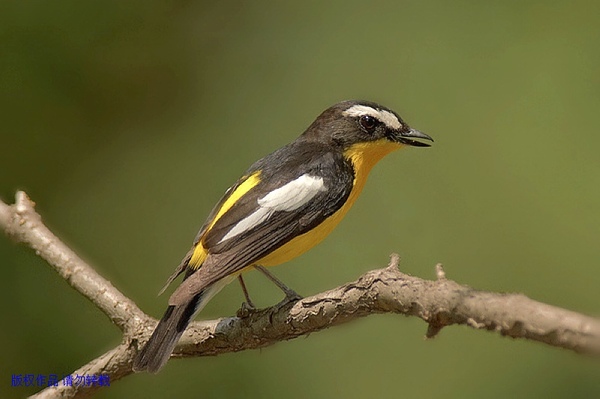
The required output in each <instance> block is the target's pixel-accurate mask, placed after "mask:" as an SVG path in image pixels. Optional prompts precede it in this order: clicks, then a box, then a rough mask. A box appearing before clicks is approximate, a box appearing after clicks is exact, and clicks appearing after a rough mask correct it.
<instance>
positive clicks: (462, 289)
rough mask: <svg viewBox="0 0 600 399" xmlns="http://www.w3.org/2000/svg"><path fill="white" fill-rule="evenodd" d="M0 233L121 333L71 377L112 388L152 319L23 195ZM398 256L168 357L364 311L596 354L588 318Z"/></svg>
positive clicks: (263, 338) (259, 340)
mask: <svg viewBox="0 0 600 399" xmlns="http://www.w3.org/2000/svg"><path fill="white" fill-rule="evenodd" d="M0 227H1V228H2V229H4V231H6V232H7V233H8V234H9V235H10V236H12V237H15V238H16V239H17V240H18V241H19V242H23V243H26V244H27V245H28V246H30V247H31V248H33V249H34V250H35V251H36V253H38V254H39V255H40V256H41V257H42V258H44V259H45V260H46V261H47V262H48V263H49V264H50V265H51V266H52V267H53V268H54V269H55V270H56V271H57V272H58V273H59V275H60V276H62V277H63V278H64V279H65V280H67V281H68V282H69V284H71V286H73V287H74V288H75V289H77V290H78V291H79V292H81V293H82V294H83V295H84V296H85V297H87V298H88V299H90V300H91V301H92V302H93V303H94V304H95V305H96V306H97V307H98V308H100V310H102V311H103V312H104V313H105V314H106V315H107V316H108V317H109V318H110V319H111V320H112V321H113V322H114V323H115V324H117V325H118V326H119V327H120V328H121V329H122V330H123V340H122V343H121V344H120V345H119V346H117V347H116V348H114V349H112V350H110V351H108V352H107V353H105V354H104V355H102V356H100V357H98V358H97V359H94V360H92V361H91V362H90V363H88V364H87V365H85V366H83V367H81V368H80V369H78V370H76V371H75V372H74V373H73V375H76V374H79V375H93V374H95V375H100V374H107V375H109V376H110V381H111V383H113V382H115V381H116V380H118V379H120V378H122V377H124V376H126V375H129V374H131V373H132V370H131V362H132V360H133V357H134V356H135V354H136V352H137V350H138V349H139V347H140V346H141V344H142V343H143V342H145V341H146V340H147V339H148V337H149V336H150V334H151V333H152V330H153V328H154V327H155V326H156V320H154V319H152V318H150V317H149V316H147V315H145V314H144V313H143V312H142V311H141V310H140V309H139V308H138V307H137V306H136V305H135V304H134V303H133V301H131V300H130V299H128V298H127V297H125V296H124V295H123V294H121V293H120V292H119V291H118V290H117V289H116V288H114V287H113V286H112V285H111V284H110V283H109V282H108V281H107V280H105V279H104V278H102V277H101V276H100V275H98V274H97V273H96V272H95V271H94V270H93V269H92V268H91V267H90V266H89V265H87V264H86V263H85V262H83V261H82V260H81V259H80V258H79V257H78V256H77V255H76V254H75V253H74V252H73V251H72V250H70V249H69V248H68V247H66V246H65V245H64V244H63V243H62V242H61V241H60V240H59V239H58V238H57V237H56V236H54V234H52V232H50V230H49V229H48V228H47V227H45V226H44V225H43V224H42V222H41V218H40V216H39V215H38V214H37V213H36V212H35V210H34V209H33V203H32V202H31V201H30V200H29V198H27V196H26V195H25V193H22V192H19V193H17V201H16V204H15V205H12V206H9V205H6V204H4V203H2V202H1V201H0ZM398 262H399V257H398V255H392V257H391V261H390V264H389V266H388V267H386V268H384V269H379V270H373V271H370V272H367V273H365V274H364V275H362V276H361V277H360V278H359V279H358V280H356V281H354V282H351V283H348V284H345V285H343V286H340V287H338V288H335V289H332V290H330V291H327V292H323V293H320V294H317V295H313V296H311V297H308V298H304V299H302V300H300V301H297V302H294V303H281V304H278V305H275V306H273V307H271V308H268V309H264V310H260V311H254V312H250V313H249V314H247V315H245V316H244V317H228V318H222V319H218V320H212V321H203V322H194V323H192V324H191V325H190V327H189V328H188V329H187V330H186V332H185V334H184V335H183V337H182V339H181V341H180V342H179V344H178V345H177V348H176V349H175V352H174V354H173V356H174V357H192V356H208V355H219V354H222V353H227V352H237V351H242V350H247V349H254V348H261V347H265V346H268V345H273V344H275V343H277V342H279V341H283V340H289V339H293V338H296V337H298V336H301V335H306V334H309V333H311V332H315V331H319V330H323V329H325V328H328V327H332V326H335V325H338V324H342V323H345V322H348V321H350V320H354V319H356V318H359V317H364V316H367V315H369V314H373V313H396V314H403V315H410V316H417V317H419V318H421V319H423V320H424V321H426V322H427V323H428V326H429V327H428V330H427V333H426V336H427V337H434V336H435V335H437V334H438V333H439V332H440V331H441V330H442V328H444V327H446V326H449V325H452V324H462V325H467V326H469V327H472V328H476V329H486V330H490V331H497V332H499V333H500V334H502V335H506V336H510V337H513V338H526V339H529V340H533V341H538V342H543V343H546V344H548V345H551V346H556V347H561V348H566V349H570V350H574V351H576V352H582V353H587V354H594V355H600V322H599V321H598V320H596V319H594V318H591V317H589V316H585V315H582V314H579V313H575V312H572V311H569V310H565V309H561V308H558V307H555V306H551V305H547V304H544V303H541V302H537V301H534V300H532V299H529V298H527V297H526V296H524V295H521V294H501V293H492V292H484V291H477V290H474V289H472V288H470V287H467V286H465V285H460V284H458V283H456V282H454V281H452V280H449V279H447V278H446V274H445V272H444V270H443V268H442V266H441V264H438V265H436V276H437V279H436V280H435V281H431V280H423V279H420V278H418V277H413V276H409V275H407V274H404V273H402V272H400V271H399V270H398ZM98 389H99V387H97V386H64V385H61V386H58V387H50V388H46V389H45V390H43V391H41V392H40V393H38V394H37V395H35V397H39V398H73V397H77V398H83V397H89V396H91V395H93V393H94V392H95V391H96V390H98Z"/></svg>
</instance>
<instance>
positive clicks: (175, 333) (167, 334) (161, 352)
mask: <svg viewBox="0 0 600 399" xmlns="http://www.w3.org/2000/svg"><path fill="white" fill-rule="evenodd" d="M201 299H202V293H200V294H198V295H196V296H195V297H194V298H193V299H192V300H191V301H190V302H189V303H187V304H185V305H177V306H175V305H171V306H169V307H168V308H167V311H166V312H165V314H164V316H163V317H162V319H161V320H160V322H159V323H158V325H157V326H156V329H155V330H154V332H153V333H152V336H151V337H150V339H149V340H148V342H146V345H144V347H143V348H142V350H141V351H140V353H138V354H137V356H136V357H135V359H134V360H133V371H135V372H138V371H144V370H148V371H149V372H150V373H158V371H159V370H160V369H161V368H162V367H163V366H164V365H165V363H167V361H168V360H169V357H171V353H173V349H175V345H177V342H178V341H179V338H180V337H181V334H183V331H184V330H185V328H186V327H187V325H188V324H189V323H190V321H191V319H192V317H193V316H194V313H196V309H197V308H198V305H199V304H200V301H201Z"/></svg>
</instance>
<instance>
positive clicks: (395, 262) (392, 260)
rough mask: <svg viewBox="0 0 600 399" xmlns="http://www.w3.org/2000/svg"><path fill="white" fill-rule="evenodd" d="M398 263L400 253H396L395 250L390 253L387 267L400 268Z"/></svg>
mask: <svg viewBox="0 0 600 399" xmlns="http://www.w3.org/2000/svg"><path fill="white" fill-rule="evenodd" d="M399 264H400V255H398V254H397V253H395V252H394V253H392V254H391V255H390V263H389V264H388V269H392V270H400V268H399V267H398V265H399Z"/></svg>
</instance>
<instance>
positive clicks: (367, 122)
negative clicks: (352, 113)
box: [359, 115, 379, 132]
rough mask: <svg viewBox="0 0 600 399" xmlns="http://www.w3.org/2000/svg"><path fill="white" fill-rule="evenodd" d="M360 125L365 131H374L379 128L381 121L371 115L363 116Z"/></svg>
mask: <svg viewBox="0 0 600 399" xmlns="http://www.w3.org/2000/svg"><path fill="white" fill-rule="evenodd" d="M359 122H360V125H361V126H362V127H363V129H365V130H367V131H369V132H370V131H372V130H373V129H375V127H376V126H377V124H378V123H379V121H378V120H377V119H376V118H374V117H372V116H371V115H362V116H361V117H360V120H359Z"/></svg>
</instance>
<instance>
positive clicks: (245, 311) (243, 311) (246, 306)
mask: <svg viewBox="0 0 600 399" xmlns="http://www.w3.org/2000/svg"><path fill="white" fill-rule="evenodd" d="M238 281H239V282H240V285H241V286H242V291H243V292H244V297H245V298H246V302H242V307H241V308H240V310H238V312H237V314H238V317H245V316H249V315H250V313H251V312H253V311H255V310H256V306H254V303H253V302H252V299H250V295H248V288H246V283H245V282H244V278H243V277H242V275H241V274H240V275H239V276H238Z"/></svg>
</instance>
